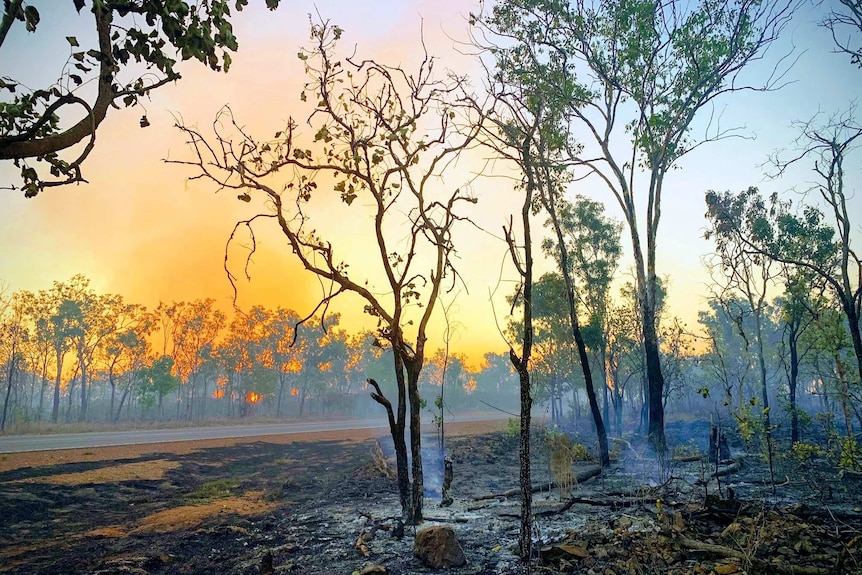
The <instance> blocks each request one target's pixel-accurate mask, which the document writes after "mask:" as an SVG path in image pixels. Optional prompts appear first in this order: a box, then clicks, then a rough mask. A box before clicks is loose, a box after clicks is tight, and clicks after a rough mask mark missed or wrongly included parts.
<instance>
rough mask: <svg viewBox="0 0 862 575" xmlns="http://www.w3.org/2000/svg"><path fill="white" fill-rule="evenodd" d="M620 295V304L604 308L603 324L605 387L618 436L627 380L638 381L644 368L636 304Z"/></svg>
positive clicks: (620, 428) (629, 388)
mask: <svg viewBox="0 0 862 575" xmlns="http://www.w3.org/2000/svg"><path fill="white" fill-rule="evenodd" d="M621 295H622V297H621V299H620V301H619V303H616V304H615V303H613V302H611V303H610V304H609V305H608V307H607V308H606V310H605V312H606V319H605V322H604V326H603V328H604V344H605V350H606V352H605V360H606V364H607V368H606V370H607V371H606V377H607V382H606V385H605V387H606V388H607V389H608V391H609V393H610V402H611V404H612V405H613V407H614V422H615V427H616V431H617V434H618V435H622V433H623V414H624V406H623V400H624V398H625V396H626V393H627V392H630V390H631V385H630V382H631V381H632V379H634V380H635V381H641V380H642V379H643V376H644V369H645V367H644V361H643V345H641V338H640V336H639V332H640V330H639V329H638V327H639V326H640V322H639V319H638V313H637V305H635V302H634V301H633V300H632V299H631V298H630V297H628V298H627V297H625V296H626V292H625V291H622V292H621ZM629 395H631V394H630V393H629ZM607 420H608V418H606V421H607Z"/></svg>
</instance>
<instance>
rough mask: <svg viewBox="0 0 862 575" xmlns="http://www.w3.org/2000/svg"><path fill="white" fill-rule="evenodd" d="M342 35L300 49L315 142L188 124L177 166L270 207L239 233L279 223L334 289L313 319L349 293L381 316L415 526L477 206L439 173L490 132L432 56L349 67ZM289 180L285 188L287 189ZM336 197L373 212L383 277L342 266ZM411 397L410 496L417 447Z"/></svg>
mask: <svg viewBox="0 0 862 575" xmlns="http://www.w3.org/2000/svg"><path fill="white" fill-rule="evenodd" d="M342 33H343V31H342V29H341V28H339V27H337V26H334V25H332V24H330V23H329V22H323V23H320V24H312V25H311V39H312V46H311V48H310V49H303V50H301V51H300V53H299V58H300V59H301V60H302V61H303V62H304V64H305V67H306V72H307V74H308V78H309V80H308V82H307V83H306V85H305V86H304V88H303V90H302V92H301V93H300V99H302V100H304V101H310V102H311V103H312V108H313V111H312V112H311V113H310V115H309V116H308V124H309V126H310V128H311V132H312V133H313V137H311V138H310V140H311V141H308V138H305V137H304V136H303V135H302V134H301V133H300V132H299V128H298V124H297V123H296V122H295V121H293V120H291V121H290V122H289V123H288V125H287V127H286V128H285V129H284V130H281V131H278V132H277V133H275V135H274V136H273V138H272V139H267V140H258V139H255V138H253V137H252V136H251V135H249V134H247V133H246V132H244V131H243V130H242V128H241V127H240V126H239V125H238V124H237V123H236V122H235V121H234V119H233V117H232V115H231V113H230V111H229V109H225V110H224V111H223V112H222V113H221V114H220V115H219V119H218V121H217V123H216V124H215V134H214V137H213V138H210V141H212V145H211V144H210V142H208V141H207V139H206V138H204V137H203V136H202V135H201V133H200V132H198V131H197V130H195V129H193V128H190V127H188V126H182V125H181V126H178V127H179V128H180V129H181V130H183V131H184V132H185V133H186V134H187V135H188V136H189V138H190V144H191V147H192V149H193V154H194V155H193V158H192V159H191V160H180V161H176V162H174V163H179V164H184V165H187V166H193V167H194V168H195V170H197V171H198V173H197V174H196V175H195V176H193V177H194V178H201V179H205V180H209V181H211V182H213V183H215V184H216V185H217V186H218V187H219V188H220V189H229V190H235V191H236V192H238V196H237V197H238V198H239V199H240V200H241V201H245V202H250V201H251V200H252V199H253V198H252V195H254V198H255V199H256V200H260V201H261V205H262V206H265V207H264V208H262V210H264V211H262V212H261V213H259V214H258V215H256V216H254V217H252V218H250V219H248V220H244V221H241V222H239V223H238V224H237V225H236V227H235V228H234V236H233V237H236V234H237V233H238V231H240V230H245V231H247V232H248V233H249V234H250V235H251V237H252V238H253V237H254V226H255V225H256V224H257V223H258V222H261V221H266V220H274V222H275V223H276V224H277V226H278V229H279V230H280V231H281V232H282V233H283V235H284V236H285V237H286V238H287V240H288V242H289V243H290V246H291V249H292V252H293V254H294V256H295V257H296V258H298V260H299V261H300V262H301V263H302V265H303V266H304V267H305V269H306V270H308V271H309V272H311V273H313V274H315V275H316V276H318V277H319V278H320V279H321V280H322V281H323V285H324V286H325V288H324V293H323V295H322V298H321V302H320V305H319V306H318V308H316V309H315V310H314V311H313V312H312V313H311V314H309V315H308V316H307V318H306V319H310V318H311V317H312V316H313V315H314V314H315V313H317V312H318V311H319V310H323V312H324V313H322V314H320V317H321V319H324V317H325V312H326V310H327V309H328V306H329V304H330V302H332V301H333V299H334V298H336V297H338V296H339V295H341V294H343V293H346V292H349V293H353V294H355V295H357V296H359V298H360V299H361V300H362V301H363V305H364V310H365V312H366V313H367V314H369V315H370V316H371V317H372V318H374V320H376V322H377V335H378V337H380V338H381V339H382V340H384V341H386V342H388V343H389V344H390V345H391V348H392V351H393V356H392V357H393V361H394V371H395V374H394V375H395V380H396V386H397V398H396V400H395V401H396V403H395V406H393V405H392V402H391V401H390V400H389V399H388V398H387V397H386V396H385V394H384V393H383V392H382V389H381V388H380V387H379V386H378V384H377V382H376V381H372V382H370V383H371V385H372V387H374V392H373V393H372V398H374V399H375V401H377V402H378V403H379V404H380V405H382V406H383V407H384V409H385V410H386V412H387V417H388V420H389V427H390V432H391V434H392V437H393V442H394V444H395V453H396V468H397V471H398V486H399V494H400V499H401V506H402V511H403V514H404V518H405V520H407V521H409V522H413V523H418V522H419V521H421V518H422V505H423V491H424V490H423V483H422V481H423V480H422V454H421V438H420V434H421V430H420V424H421V416H420V407H421V398H420V397H419V393H418V381H419V374H420V372H421V370H422V365H423V362H424V357H425V344H426V341H427V333H426V332H427V326H428V322H429V320H430V319H431V316H432V314H433V312H434V309H435V306H436V303H437V300H438V296H439V295H440V293H441V290H443V289H446V286H447V285H448V283H446V282H451V281H454V279H455V277H456V274H455V270H454V268H453V266H452V260H451V258H452V254H453V252H454V249H455V246H454V244H453V241H452V232H453V229H454V227H455V225H456V223H457V222H458V221H459V220H461V219H463V218H464V216H463V215H461V214H460V213H459V210H460V207H461V206H462V205H463V204H465V203H475V199H474V198H472V197H470V196H469V195H468V194H466V193H465V192H463V191H462V189H461V188H453V187H450V186H447V185H445V184H442V183H441V182H442V181H443V180H442V179H441V176H442V174H443V173H444V171H445V170H446V168H447V166H449V165H450V163H451V161H452V160H454V159H455V157H457V155H458V154H459V153H460V151H461V150H463V149H464V148H466V147H467V146H468V145H469V144H470V142H471V141H472V139H473V136H474V134H475V132H476V130H477V129H478V128H477V127H475V126H474V127H472V128H471V129H470V130H467V131H466V133H465V134H460V135H459V134H458V133H456V132H455V130H454V127H455V123H456V122H457V121H459V118H460V115H459V108H458V102H457V98H458V97H459V94H460V93H461V91H462V84H463V79H461V78H456V77H454V76H451V75H450V76H449V77H448V78H447V79H446V80H439V79H437V78H436V77H435V74H434V59H433V58H430V57H429V56H428V55H427V54H426V55H425V57H424V59H423V60H422V62H421V63H420V64H419V67H418V69H417V70H416V71H415V72H414V73H412V74H410V73H408V72H407V71H405V70H404V69H403V68H400V67H393V66H387V65H384V64H380V63H378V62H375V61H373V60H364V61H356V60H354V59H353V58H352V57H351V58H347V59H344V60H340V59H338V56H337V50H336V48H337V42H338V40H339V39H340V38H341V35H342ZM216 150H220V151H218V152H217V151H216ZM222 152H223V153H222ZM283 174H286V175H287V182H286V183H285V185H284V186H283V187H275V186H276V184H275V182H277V178H278V177H279V176H282V175H283ZM322 182H325V184H324V185H322V186H320V183H322ZM319 186H320V187H319ZM328 190H331V191H332V192H334V194H330V193H328ZM333 195H334V197H333ZM327 198H329V199H332V200H334V202H335V203H338V202H339V200H340V204H341V205H340V208H341V209H343V210H344V212H343V213H344V214H345V215H346V216H347V217H350V218H351V219H352V220H354V221H359V220H360V218H356V216H355V213H356V212H357V211H359V210H363V209H367V210H368V212H367V215H368V216H369V217H368V218H367V220H363V221H367V222H368V223H369V225H370V227H369V229H368V232H367V236H368V237H370V238H373V240H374V243H375V245H374V247H373V248H371V249H372V253H373V255H374V257H373V258H369V257H367V256H368V255H369V254H364V257H363V264H364V265H366V266H367V267H366V271H367V270H368V269H369V268H370V267H374V268H375V269H373V270H372V271H368V274H367V275H366V276H365V278H362V277H361V274H362V273H363V272H362V271H356V272H355V273H354V271H353V269H349V268H348V266H349V262H346V261H343V260H342V259H341V258H342V257H343V256H342V255H341V254H342V251H340V249H339V246H340V248H341V249H344V248H345V247H346V246H345V245H344V244H343V243H342V244H340V245H339V244H338V242H337V241H336V240H335V238H334V237H329V236H328V235H327V234H326V232H325V230H324V229H322V228H321V227H318V226H316V225H315V222H317V221H318V220H319V219H320V218H321V217H322V216H321V212H317V215H316V216H315V215H314V213H315V209H321V208H320V202H324V203H325V202H326V200H327ZM357 200H359V201H357ZM323 209H325V210H327V212H326V216H325V218H324V219H325V220H331V218H332V217H333V216H332V210H334V209H338V207H337V206H336V207H334V206H333V203H328V204H327V205H326V206H325V208H323ZM350 210H352V212H351V211H350ZM350 214H352V215H350ZM348 215H349V216H348ZM252 253H253V252H252ZM381 278H382V282H383V285H382V286H378V284H377V282H378V281H381ZM375 286H377V287H375ZM381 294H386V295H385V296H384V295H381ZM408 330H409V333H408ZM408 399H409V408H410V449H411V456H412V468H411V471H412V487H411V482H410V474H411V473H410V472H408V458H407V447H406V441H405V427H406V412H407V401H408ZM411 489H412V492H411Z"/></svg>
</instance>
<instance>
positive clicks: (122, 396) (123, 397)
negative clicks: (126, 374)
mask: <svg viewBox="0 0 862 575" xmlns="http://www.w3.org/2000/svg"><path fill="white" fill-rule="evenodd" d="M128 395H129V389H128V388H126V389H124V390H123V395H121V396H120V406H119V407H118V408H117V414H116V415H115V416H114V423H118V422H119V421H120V413H122V411H123V404H124V403H125V402H126V397H127V396H128Z"/></svg>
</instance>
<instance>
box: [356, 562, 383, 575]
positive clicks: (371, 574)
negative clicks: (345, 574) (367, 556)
mask: <svg viewBox="0 0 862 575" xmlns="http://www.w3.org/2000/svg"><path fill="white" fill-rule="evenodd" d="M378 574H380V575H386V567H384V566H383V565H374V564H373V563H369V564H368V565H366V566H365V567H363V568H362V570H361V571H360V572H359V575H378Z"/></svg>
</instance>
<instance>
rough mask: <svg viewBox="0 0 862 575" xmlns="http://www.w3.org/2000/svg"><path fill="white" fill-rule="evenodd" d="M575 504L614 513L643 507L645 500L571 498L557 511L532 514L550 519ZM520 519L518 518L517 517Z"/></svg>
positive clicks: (549, 510)
mask: <svg viewBox="0 0 862 575" xmlns="http://www.w3.org/2000/svg"><path fill="white" fill-rule="evenodd" d="M576 503H582V504H584V505H595V506H597V507H610V508H611V509H613V510H614V511H616V510H617V509H625V508H626V507H635V506H636V505H643V504H644V503H645V500H644V499H643V498H642V497H641V498H637V499H586V498H584V497H572V498H571V499H569V500H568V501H566V503H565V504H564V505H563V506H562V507H560V508H558V509H546V510H544V511H538V512H536V513H534V514H533V515H535V516H536V517H550V516H552V515H559V514H560V513H565V512H566V511H568V510H569V509H571V508H572V506H573V505H575V504H576ZM518 517H520V516H518Z"/></svg>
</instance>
